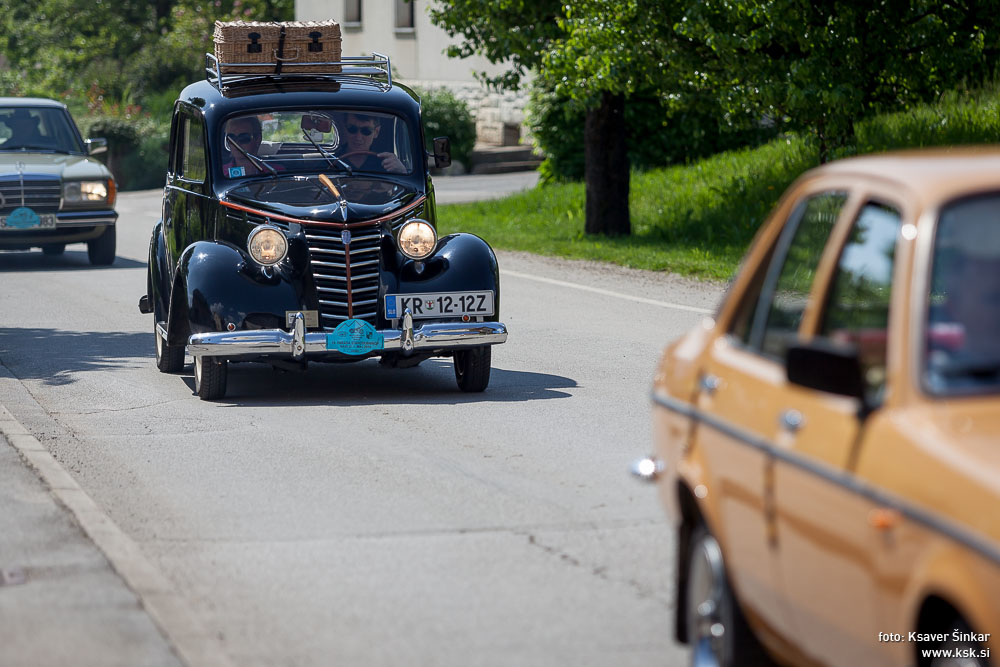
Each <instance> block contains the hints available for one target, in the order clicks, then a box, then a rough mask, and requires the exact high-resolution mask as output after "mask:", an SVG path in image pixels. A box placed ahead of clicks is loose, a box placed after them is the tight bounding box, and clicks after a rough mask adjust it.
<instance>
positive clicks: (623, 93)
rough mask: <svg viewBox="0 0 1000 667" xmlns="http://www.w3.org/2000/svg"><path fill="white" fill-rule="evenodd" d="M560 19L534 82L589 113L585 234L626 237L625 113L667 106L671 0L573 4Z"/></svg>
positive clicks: (584, 0)
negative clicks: (640, 106) (649, 101)
mask: <svg viewBox="0 0 1000 667" xmlns="http://www.w3.org/2000/svg"><path fill="white" fill-rule="evenodd" d="M564 11H565V14H564V16H563V18H561V19H560V20H559V25H560V27H561V28H562V32H563V34H562V35H561V36H560V38H559V39H556V40H554V41H553V42H552V44H551V45H550V48H549V49H548V50H547V52H546V53H545V54H544V56H543V58H542V66H541V67H540V69H539V78H540V79H542V80H544V81H546V82H547V83H548V84H549V85H551V86H553V87H554V89H555V91H556V93H557V94H559V93H562V94H564V95H566V96H568V97H569V98H570V99H571V100H573V101H574V102H575V103H577V104H579V105H582V106H583V107H584V108H585V109H586V121H585V127H584V145H585V149H584V154H585V157H584V160H585V163H586V165H585V172H584V182H585V184H586V197H587V201H586V222H585V231H586V232H587V233H588V234H606V235H609V236H619V235H627V234H630V233H631V222H630V218H629V208H628V193H629V176H630V173H629V159H628V144H627V141H626V131H625V106H626V104H627V103H628V100H629V99H630V98H634V97H635V96H643V97H646V98H653V99H659V100H660V101H661V103H662V104H663V105H664V106H666V105H667V104H669V103H670V100H671V97H672V95H671V94H672V93H673V97H676V90H677V85H676V81H674V80H672V77H673V74H672V69H671V68H670V67H669V66H668V63H669V62H670V54H671V51H672V34H673V31H672V27H671V25H670V24H671V22H670V20H669V17H670V16H671V14H673V13H674V11H676V10H675V8H674V6H673V4H672V2H671V1H670V0H623V1H622V0H578V1H577V2H574V3H573V4H572V5H568V4H567V5H566V6H565V8H564Z"/></svg>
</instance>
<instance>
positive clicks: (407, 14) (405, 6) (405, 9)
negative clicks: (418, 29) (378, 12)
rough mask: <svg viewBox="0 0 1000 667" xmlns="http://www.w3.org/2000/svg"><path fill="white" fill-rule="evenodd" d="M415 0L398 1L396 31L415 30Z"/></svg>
mask: <svg viewBox="0 0 1000 667" xmlns="http://www.w3.org/2000/svg"><path fill="white" fill-rule="evenodd" d="M413 2H414V0H396V30H397V31H399V32H409V31H412V30H413Z"/></svg>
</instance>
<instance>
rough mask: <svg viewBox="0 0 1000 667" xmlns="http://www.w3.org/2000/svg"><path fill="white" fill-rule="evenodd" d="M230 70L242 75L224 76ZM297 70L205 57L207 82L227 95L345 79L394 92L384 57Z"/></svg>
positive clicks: (299, 65) (375, 55)
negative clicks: (253, 86) (256, 87)
mask: <svg viewBox="0 0 1000 667" xmlns="http://www.w3.org/2000/svg"><path fill="white" fill-rule="evenodd" d="M230 67H238V68H239V69H240V70H241V71H240V72H239V73H225V72H223V69H225V68H230ZM295 69H296V71H295V72H282V71H281V63H278V62H272V63H230V62H220V61H219V59H218V58H217V57H216V56H214V55H213V54H211V53H206V54H205V78H206V79H207V80H208V82H209V83H211V84H212V85H213V86H215V88H217V89H218V91H219V92H220V93H223V94H225V93H226V91H227V90H229V89H231V88H233V87H234V86H239V85H240V84H247V83H262V82H268V83H281V82H293V81H301V82H308V81H317V80H327V81H343V80H344V79H349V80H352V81H358V80H360V81H366V82H371V83H373V84H374V85H376V86H378V87H379V88H381V89H383V90H389V89H390V88H392V66H391V65H390V63H389V56H387V55H384V54H381V53H372V54H371V55H370V56H357V57H346V58H344V57H342V58H341V59H340V60H337V61H331V62H322V63H311V62H296V63H295Z"/></svg>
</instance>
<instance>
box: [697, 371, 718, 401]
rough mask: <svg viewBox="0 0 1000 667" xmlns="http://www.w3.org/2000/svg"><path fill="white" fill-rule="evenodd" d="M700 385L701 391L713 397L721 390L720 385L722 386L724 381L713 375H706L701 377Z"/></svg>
mask: <svg viewBox="0 0 1000 667" xmlns="http://www.w3.org/2000/svg"><path fill="white" fill-rule="evenodd" d="M700 384H701V390H702V391H703V392H705V393H706V394H708V395H709V396H711V395H712V394H714V393H715V391H716V390H717V389H718V388H719V385H721V384H722V380H720V379H719V378H718V377H717V376H715V375H712V374H711V373H705V374H704V375H702V376H701V382H700Z"/></svg>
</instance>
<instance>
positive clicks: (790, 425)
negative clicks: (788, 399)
mask: <svg viewBox="0 0 1000 667" xmlns="http://www.w3.org/2000/svg"><path fill="white" fill-rule="evenodd" d="M778 421H779V422H780V423H781V428H783V429H785V430H786V431H789V432H791V433H795V432H796V431H798V430H799V429H800V428H802V425H803V424H804V423H805V421H806V418H805V417H803V416H802V413H801V412H799V411H798V410H785V411H784V412H782V413H781V418H780V419H779V420H778Z"/></svg>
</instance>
